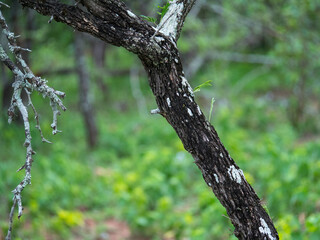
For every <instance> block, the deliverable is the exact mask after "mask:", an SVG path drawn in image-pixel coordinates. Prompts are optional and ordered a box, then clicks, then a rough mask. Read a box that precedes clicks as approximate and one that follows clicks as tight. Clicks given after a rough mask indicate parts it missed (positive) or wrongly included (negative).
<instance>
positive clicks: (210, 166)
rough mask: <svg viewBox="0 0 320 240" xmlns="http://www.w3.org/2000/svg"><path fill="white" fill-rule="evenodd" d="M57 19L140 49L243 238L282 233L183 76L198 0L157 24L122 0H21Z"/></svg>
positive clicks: (164, 109)
mask: <svg viewBox="0 0 320 240" xmlns="http://www.w3.org/2000/svg"><path fill="white" fill-rule="evenodd" d="M20 2H21V3H22V5H23V6H27V7H30V8H33V9H35V10H36V11H38V12H39V13H41V14H43V15H48V16H51V15H52V16H53V17H54V19H55V20H56V21H60V22H64V23H66V24H68V25H70V26H71V27H73V28H75V29H77V30H79V31H84V32H88V33H90V34H92V35H94V36H96V37H98V38H100V39H102V40H104V41H105V42H107V43H110V44H113V45H116V46H122V47H124V48H126V49H127V50H129V51H131V52H133V53H135V54H137V55H138V56H139V58H140V59H141V62H142V64H143V65H144V67H145V70H146V72H147V74H148V77H149V84H150V87H151V89H152V91H153V94H154V95H155V98H156V102H157V105H158V109H155V110H152V112H153V113H159V114H161V115H162V116H163V117H165V118H166V120H167V121H168V122H169V124H170V125H171V126H172V127H173V128H174V129H175V131H176V133H177V134H178V136H179V138H180V139H181V141H182V142H183V144H184V147H185V149H186V150H187V151H188V152H190V153H191V154H192V156H193V158H194V159H195V163H196V164H197V166H198V167H199V169H200V170H201V172H202V175H203V178H204V180H205V182H206V183H207V184H208V185H209V186H210V187H211V188H212V190H213V192H214V194H215V195H216V196H217V198H218V199H219V201H220V202H221V204H222V205H223V206H224V207H225V208H226V210H227V213H228V215H229V217H230V219H231V222H232V224H233V225H234V227H235V231H234V234H235V236H236V237H238V238H239V239H270V240H275V239H279V237H278V233H277V231H276V229H275V227H274V225H273V223H272V220H271V219H270V217H269V216H268V214H267V213H266V211H265V210H264V208H263V207H262V206H261V203H260V200H259V198H258V196H257V195H256V193H255V192H254V190H253V189H252V187H251V186H250V185H249V184H248V182H247V181H246V179H245V177H244V175H243V173H242V170H240V169H239V167H238V166H237V165H236V163H235V162H234V161H233V159H232V158H231V157H230V155H229V154H228V151H227V150H226V149H225V147H224V146H223V144H222V143H221V141H220V139H219V137H218V134H217V133H216V131H215V129H214V127H213V126H212V125H211V124H210V123H209V122H208V121H207V120H206V119H205V116H204V115H203V113H202V112H201V110H200V108H199V106H198V105H197V103H196V102H195V101H194V97H193V91H192V89H191V87H190V85H189V83H188V81H187V80H186V79H185V77H184V72H183V68H182V64H181V59H180V56H179V51H178V49H177V46H176V41H177V40H178V38H179V34H180V31H181V28H182V25H183V22H184V19H185V17H186V16H187V14H188V12H189V11H190V9H191V7H192V5H193V4H194V2H195V0H175V1H173V2H172V3H171V5H170V8H169V10H168V12H167V14H166V15H165V17H164V18H163V19H162V21H161V23H160V24H159V26H158V27H157V28H153V27H151V26H150V25H148V24H147V23H146V22H144V21H143V20H141V19H140V18H139V17H137V16H136V15H135V14H133V13H132V12H131V11H130V10H129V9H128V8H127V7H126V5H125V4H124V3H123V2H121V1H119V0H90V1H89V0H83V1H81V3H82V4H83V5H84V6H85V7H86V8H87V10H88V12H86V11H83V10H81V9H80V8H79V7H77V6H67V5H64V4H61V3H60V2H59V1H56V0H51V1H36V0H32V1H27V0H20Z"/></svg>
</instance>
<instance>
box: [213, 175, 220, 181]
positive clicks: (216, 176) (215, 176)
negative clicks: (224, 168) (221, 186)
mask: <svg viewBox="0 0 320 240" xmlns="http://www.w3.org/2000/svg"><path fill="white" fill-rule="evenodd" d="M213 176H214V178H215V179H216V182H217V183H219V182H220V181H219V178H218V175H217V174H215V173H214V174H213Z"/></svg>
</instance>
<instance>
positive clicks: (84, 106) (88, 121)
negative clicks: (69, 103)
mask: <svg viewBox="0 0 320 240" xmlns="http://www.w3.org/2000/svg"><path fill="white" fill-rule="evenodd" d="M83 37H84V36H83V34H81V33H79V32H76V33H75V36H74V46H75V49H74V51H75V63H76V72H77V75H78V79H79V105H80V110H81V113H82V116H83V119H84V122H85V130H86V133H87V143H88V145H89V147H91V148H92V147H95V146H96V144H97V140H98V129H97V125H96V121H95V114H94V111H93V106H92V103H91V100H90V97H89V94H90V78H89V73H88V70H87V66H86V63H85V56H84V40H83Z"/></svg>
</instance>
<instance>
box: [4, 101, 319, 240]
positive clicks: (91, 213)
mask: <svg viewBox="0 0 320 240" xmlns="http://www.w3.org/2000/svg"><path fill="white" fill-rule="evenodd" d="M253 102H254V101H253V99H250V98H247V99H243V101H242V103H241V104H239V103H232V104H231V103H230V104H229V105H228V104H227V105H223V104H222V103H219V100H217V103H215V104H216V105H214V116H213V120H212V122H213V123H214V125H215V126H216V128H217V130H218V132H219V134H220V136H221V139H222V142H224V144H225V145H226V147H227V149H229V151H230V154H231V156H232V157H233V158H234V159H235V160H236V162H237V163H238V164H239V165H240V167H241V168H242V169H243V170H244V173H245V175H246V177H247V179H248V180H249V182H250V183H251V184H252V185H253V187H254V188H255V190H256V191H257V193H258V195H259V196H260V197H261V199H262V203H263V204H264V206H265V207H266V208H267V209H268V212H269V213H270V215H271V217H272V218H273V219H274V222H275V224H276V226H277V228H278V230H279V233H280V235H281V236H282V238H283V239H316V237H317V236H319V234H320V232H319V228H318V227H317V226H319V222H320V213H319V207H320V202H319V198H318V196H319V194H320V191H319V189H320V186H319V180H320V164H319V158H320V150H319V149H320V148H319V146H320V141H319V140H315V141H307V140H298V135H297V133H295V131H294V130H293V129H292V127H290V125H289V124H288V123H286V120H285V118H281V115H279V114H280V113H279V111H278V109H277V108H275V107H274V106H273V105H270V104H268V103H267V102H262V103H257V102H254V104H253ZM207 107H208V106H207ZM203 109H206V107H205V106H204V107H203ZM70 111H71V112H67V113H64V114H63V116H62V117H61V118H60V128H61V129H62V130H63V133H62V134H60V135H58V136H54V137H53V136H50V131H51V130H50V128H49V120H50V119H44V122H43V124H42V126H43V131H44V134H45V135H46V136H49V138H50V140H52V141H53V142H54V143H53V144H51V145H48V144H42V143H40V139H39V137H38V133H37V132H36V131H35V130H33V136H34V139H33V142H34V148H35V150H36V151H37V154H36V155H35V156H34V160H35V161H34V164H33V170H32V172H33V173H32V185H31V186H28V187H27V188H26V189H25V190H24V192H23V204H24V207H25V210H24V215H23V217H22V218H21V220H20V221H17V220H15V225H14V227H15V229H14V236H15V238H14V239H44V238H45V237H46V236H52V237H53V238H54V239H76V237H77V236H80V237H81V239H93V238H97V237H98V236H99V234H102V233H103V232H108V226H107V225H105V224H103V220H106V219H118V220H119V221H120V220H121V221H124V222H126V223H128V225H129V226H130V229H131V231H132V232H133V233H134V234H138V235H143V236H146V237H149V238H150V239H168V238H170V237H173V238H175V239H183V238H187V239H213V238H214V239H235V238H234V237H233V236H232V231H233V230H232V229H233V227H232V226H231V224H230V223H229V221H228V218H227V217H226V212H225V210H224V209H223V207H222V206H221V204H220V203H219V201H218V200H217V199H216V198H215V197H214V195H213V193H212V192H211V190H210V189H209V188H208V187H207V186H206V184H205V182H204V181H203V179H202V177H201V174H200V171H199V170H198V169H197V167H196V165H195V164H194V163H193V159H192V158H191V157H190V155H189V154H188V153H187V152H185V150H184V148H183V146H182V144H181V142H180V141H179V139H178V138H177V136H176V134H175V132H174V131H173V130H172V129H171V127H170V126H169V125H168V124H167V123H166V121H165V120H164V119H162V118H161V117H159V116H151V115H147V114H146V115H145V116H142V117H139V116H138V115H137V114H136V113H135V112H134V111H131V112H117V111H114V110H112V111H111V113H110V114H101V113H100V114H98V124H99V130H100V136H99V140H100V141H99V146H98V147H97V148H95V149H93V150H89V149H88V148H87V147H86V144H85V133H84V131H83V126H82V125H83V123H82V119H81V115H80V114H79V113H77V112H75V111H74V110H72V109H71V110H70ZM0 124H1V125H0V130H1V145H0V151H1V156H2V159H1V165H0V176H1V181H0V191H1V193H2V194H1V197H0V200H1V203H2V204H1V205H0V216H1V218H0V219H1V220H0V226H1V229H2V232H3V234H4V233H5V232H6V229H7V221H6V219H7V216H8V211H9V207H10V205H11V198H12V194H11V192H10V190H12V189H13V188H14V187H15V185H16V184H18V183H19V179H21V178H22V177H23V172H20V173H16V172H15V170H16V169H17V168H19V167H20V165H22V164H23V161H24V155H25V152H24V148H23V146H22V144H23V138H24V136H23V128H22V126H19V125H15V124H14V125H12V126H8V125H7V123H6V122H5V121H4V120H1V123H0ZM88 219H91V220H92V219H93V221H94V222H95V223H96V225H97V228H96V230H95V231H94V232H90V231H89V230H88V229H87V226H86V223H87V222H88Z"/></svg>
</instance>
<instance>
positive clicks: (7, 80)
mask: <svg viewBox="0 0 320 240" xmlns="http://www.w3.org/2000/svg"><path fill="white" fill-rule="evenodd" d="M10 5H11V11H10V16H9V18H8V19H9V22H10V23H11V26H12V29H13V32H17V33H18V32H22V29H21V24H20V22H19V20H20V19H19V16H21V8H20V7H19V2H18V1H17V0H14V1H12V3H11V4H10ZM26 12H27V21H26V24H25V25H24V31H25V32H26V34H27V35H29V34H30V31H32V29H33V26H34V23H33V19H32V16H34V11H32V10H31V9H26ZM31 42H32V40H31V38H30V41H28V39H26V40H25V41H23V39H22V38H17V43H18V45H20V46H23V47H24V48H28V49H30V47H31ZM5 45H6V44H5ZM21 54H22V56H23V57H24V59H25V61H26V63H27V64H28V65H30V59H29V55H28V54H27V53H26V52H25V51H22V53H21ZM1 77H2V84H3V86H2V106H1V108H2V112H4V113H7V111H8V108H9V106H10V103H11V98H12V94H13V88H12V83H13V79H11V75H8V71H7V69H6V68H4V67H1ZM22 100H23V101H26V100H27V95H26V94H25V92H24V91H23V92H22ZM14 122H15V123H16V124H22V123H23V121H22V119H21V116H20V114H16V116H15V121H14Z"/></svg>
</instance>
